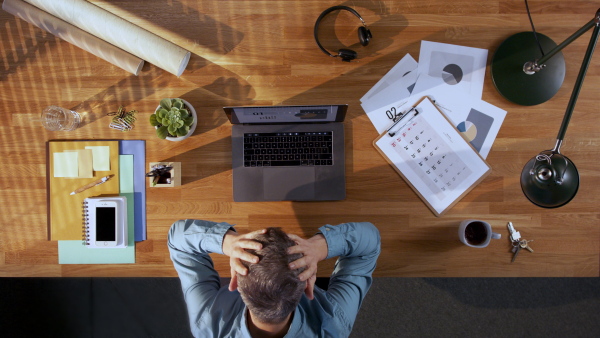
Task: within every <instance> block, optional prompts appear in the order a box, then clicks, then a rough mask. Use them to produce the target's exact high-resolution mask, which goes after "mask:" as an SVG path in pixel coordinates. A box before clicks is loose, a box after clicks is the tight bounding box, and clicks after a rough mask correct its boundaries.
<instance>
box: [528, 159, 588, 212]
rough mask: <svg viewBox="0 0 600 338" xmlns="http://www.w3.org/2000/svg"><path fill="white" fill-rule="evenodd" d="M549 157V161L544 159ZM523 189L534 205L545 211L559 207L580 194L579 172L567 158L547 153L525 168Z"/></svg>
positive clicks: (531, 161) (533, 160) (532, 160)
mask: <svg viewBox="0 0 600 338" xmlns="http://www.w3.org/2000/svg"><path fill="white" fill-rule="evenodd" d="M545 155H547V156H546V158H549V160H543V159H542V160H540V156H545ZM521 189H522V190H523V194H525V197H527V198H528V199H529V201H531V203H533V204H535V205H537V206H540V207H543V208H558V207H561V206H563V205H565V204H567V203H569V202H570V201H571V200H572V199H573V197H575V195H576V194H577V190H579V172H578V171H577V168H576V167H575V164H573V162H572V161H571V160H569V158H567V157H566V156H564V155H561V154H559V153H556V152H553V151H543V152H541V153H540V155H537V156H535V157H534V158H532V159H531V160H530V161H529V162H527V164H525V167H523V171H522V172H521Z"/></svg>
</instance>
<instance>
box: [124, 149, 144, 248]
mask: <svg viewBox="0 0 600 338" xmlns="http://www.w3.org/2000/svg"><path fill="white" fill-rule="evenodd" d="M119 154H120V155H133V194H134V199H133V200H131V199H130V198H128V199H127V203H132V204H133V206H134V210H135V224H134V229H135V241H136V242H141V241H145V240H146V141H144V140H122V141H119Z"/></svg>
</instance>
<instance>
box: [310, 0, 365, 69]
mask: <svg viewBox="0 0 600 338" xmlns="http://www.w3.org/2000/svg"><path fill="white" fill-rule="evenodd" d="M337 10H346V11H348V12H350V13H352V14H354V15H356V17H358V18H359V19H360V21H361V22H362V24H363V25H362V26H360V27H358V41H360V44H361V45H363V46H366V45H368V44H369V41H371V38H372V37H373V35H371V31H370V30H369V29H368V28H367V24H366V23H365V21H364V20H363V18H362V17H361V16H360V14H358V12H357V11H355V10H354V9H352V8H350V7H348V6H333V7H331V8H327V9H326V10H325V11H323V13H321V15H319V17H318V18H317V22H315V41H316V42H317V46H319V48H321V50H322V51H323V53H325V54H327V55H329V56H331V57H338V56H339V57H340V58H342V61H345V62H350V61H352V60H354V59H356V57H357V53H356V52H355V51H353V50H351V49H344V48H342V49H340V50H339V51H338V53H337V55H333V54H331V53H330V52H328V51H327V49H325V48H324V47H323V46H322V45H321V43H320V42H319V37H318V33H319V24H320V23H321V20H322V19H323V18H324V17H325V15H327V14H329V13H331V12H333V11H337Z"/></svg>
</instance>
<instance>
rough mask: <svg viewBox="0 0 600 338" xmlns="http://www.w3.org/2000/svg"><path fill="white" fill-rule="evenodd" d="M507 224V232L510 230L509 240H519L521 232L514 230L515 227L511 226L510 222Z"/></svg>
mask: <svg viewBox="0 0 600 338" xmlns="http://www.w3.org/2000/svg"><path fill="white" fill-rule="evenodd" d="M507 226H508V232H510V240H511V241H512V242H513V243H514V242H519V240H520V239H521V233H520V232H518V231H517V230H515V227H514V226H513V224H512V222H508V224H507Z"/></svg>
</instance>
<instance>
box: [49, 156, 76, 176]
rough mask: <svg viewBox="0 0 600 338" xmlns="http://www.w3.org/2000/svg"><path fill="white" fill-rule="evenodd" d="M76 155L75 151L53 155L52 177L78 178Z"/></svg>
mask: <svg viewBox="0 0 600 338" xmlns="http://www.w3.org/2000/svg"><path fill="white" fill-rule="evenodd" d="M78 155H79V154H78V153H77V152H76V151H73V152H63V153H54V177H79V163H78V162H79V160H78V158H79V156H78Z"/></svg>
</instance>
